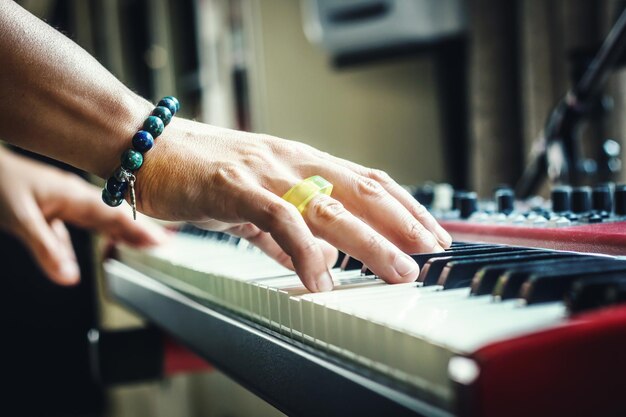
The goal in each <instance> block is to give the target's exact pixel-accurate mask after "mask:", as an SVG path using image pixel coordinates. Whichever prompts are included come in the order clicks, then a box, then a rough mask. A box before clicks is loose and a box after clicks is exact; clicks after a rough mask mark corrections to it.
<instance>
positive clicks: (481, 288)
mask: <svg viewBox="0 0 626 417" xmlns="http://www.w3.org/2000/svg"><path fill="white" fill-rule="evenodd" d="M563 258H575V259H579V258H581V259H582V258H589V257H588V256H585V255H580V254H577V253H572V252H547V253H538V254H533V255H529V256H528V259H527V260H526V261H523V262H515V263H506V264H496V265H489V266H486V267H484V268H481V269H480V270H479V271H478V272H476V274H474V277H473V278H472V283H471V292H470V294H471V295H489V294H492V293H493V289H494V288H495V286H496V284H497V282H498V278H500V276H501V275H503V274H505V273H506V272H509V271H519V270H524V271H529V272H530V271H532V268H540V267H543V266H550V265H559V264H561V263H562V259H563Z"/></svg>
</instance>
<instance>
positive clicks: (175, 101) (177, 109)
mask: <svg viewBox="0 0 626 417" xmlns="http://www.w3.org/2000/svg"><path fill="white" fill-rule="evenodd" d="M163 98H169V99H170V100H172V101H173V102H174V104H176V113H178V111H179V110H180V102H179V101H178V99H177V98H176V97H174V96H165V97H163Z"/></svg>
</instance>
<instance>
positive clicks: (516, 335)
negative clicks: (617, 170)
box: [105, 220, 626, 416]
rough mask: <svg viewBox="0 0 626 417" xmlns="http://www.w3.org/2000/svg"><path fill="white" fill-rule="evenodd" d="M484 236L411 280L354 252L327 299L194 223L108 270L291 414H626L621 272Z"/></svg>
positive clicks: (115, 284) (156, 314)
mask: <svg viewBox="0 0 626 417" xmlns="http://www.w3.org/2000/svg"><path fill="white" fill-rule="evenodd" d="M457 222H459V223H460V224H461V225H464V227H470V226H471V227H475V225H474V224H471V225H470V226H468V224H469V222H466V223H463V221H461V220H458V221H457ZM615 224H617V223H614V225H615ZM452 226H454V223H453V222H452ZM596 226H597V225H579V226H572V227H596ZM509 227H511V226H509ZM620 227H622V226H620ZM519 230H520V229H519V228H518V232H519ZM533 230H534V229H533ZM546 230H547V229H542V231H543V232H546ZM558 230H565V229H558ZM520 233H521V232H520ZM595 233H596V235H600V234H601V232H595ZM452 234H453V236H454V235H455V231H454V227H452ZM546 235H550V234H549V233H546ZM551 236H552V235H551ZM454 237H456V236H454ZM476 240H477V241H482V243H475V242H474V243H461V242H455V243H454V244H453V246H452V247H451V248H450V250H448V251H446V252H443V253H435V254H417V255H413V257H414V259H415V260H416V261H417V262H418V264H419V265H420V268H421V271H420V276H419V278H418V280H417V281H416V282H413V283H407V284H397V285H388V284H386V283H384V282H383V281H382V280H380V279H378V278H377V277H376V276H374V275H371V274H370V273H369V271H368V270H367V268H366V267H363V266H362V265H361V264H360V263H359V262H358V261H356V260H352V259H349V257H346V258H345V259H343V260H342V261H343V263H342V264H341V265H342V267H337V268H335V269H334V270H333V271H332V275H333V278H334V285H335V289H334V290H333V291H332V292H328V293H316V294H312V293H309V292H308V291H307V290H306V289H305V288H304V286H303V285H302V283H301V282H300V280H299V279H298V277H297V276H296V275H294V274H293V272H292V271H290V270H288V269H286V268H284V267H282V266H280V265H278V264H277V263H275V262H274V261H273V260H271V259H270V258H268V257H267V256H265V255H264V254H262V253H261V252H259V251H258V250H257V249H256V248H253V247H251V246H249V245H248V243H247V242H246V241H244V240H240V239H236V238H232V237H229V236H227V235H223V234H221V233H209V232H202V231H198V230H195V229H193V228H187V231H186V233H179V234H177V235H176V236H175V237H174V238H172V240H171V241H170V242H168V243H167V244H166V245H164V246H162V247H158V248H155V249H152V250H147V251H146V250H134V249H130V248H123V249H122V250H120V253H119V261H116V260H109V261H107V263H106V265H105V269H106V271H107V276H108V282H109V287H110V291H111V293H112V295H113V296H114V297H115V298H117V299H119V300H120V301H122V302H123V303H125V304H127V305H129V306H131V307H133V308H135V309H136V310H137V311H139V312H140V313H142V314H143V315H145V316H146V317H147V318H148V319H151V320H153V321H154V322H155V323H156V324H158V325H160V326H162V327H164V328H165V329H166V330H168V331H169V332H171V333H172V334H173V335H174V336H176V337H177V338H179V339H180V340H181V341H182V342H183V343H185V344H187V345H188V346H189V347H191V348H192V349H193V350H194V351H196V352H197V353H199V354H200V355H201V356H204V357H206V358H207V359H209V360H210V361H211V362H212V363H214V364H215V365H216V366H217V367H220V368H222V369H223V370H224V371H226V372H227V373H228V374H230V375H231V376H233V377H234V378H235V379H237V380H239V381H240V382H241V383H243V384H244V385H245V386H247V387H248V388H250V389H251V390H253V391H254V392H256V393H257V394H258V395H260V396H261V397H262V398H265V399H266V400H268V401H269V402H271V403H273V404H274V405H275V406H277V407H278V408H279V409H281V410H282V411H284V412H286V413H287V414H290V415H292V414H293V415H353V414H354V415H356V414H357V413H358V414H360V415H418V416H452V415H458V416H502V415H507V416H514V415H525V416H527V415H535V416H541V415H546V416H547V415H616V416H617V415H626V400H623V399H622V398H621V397H620V395H619V394H620V392H621V391H623V388H624V387H625V386H626V383H624V382H623V380H622V379H623V378H624V376H626V361H625V360H624V359H623V353H622V352H623V351H624V349H626V307H624V306H623V305H621V304H620V303H621V302H622V301H623V300H626V261H623V260H621V259H620V258H619V257H613V256H606V255H602V254H591V253H581V252H574V251H557V250H554V249H545V247H546V246H547V247H551V246H552V245H550V244H549V242H548V244H544V245H543V247H542V245H541V244H537V245H530V246H521V245H504V244H500V243H495V244H494V243H489V242H488V240H489V239H488V238H485V236H484V235H483V236H482V239H476ZM599 240H600V241H602V239H599ZM587 243H588V244H589V245H591V243H593V242H589V241H588V242H587ZM625 248H626V246H622V253H625V252H624V249H625ZM612 253H614V252H612Z"/></svg>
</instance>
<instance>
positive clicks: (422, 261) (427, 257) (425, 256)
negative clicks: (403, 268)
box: [411, 245, 525, 281]
mask: <svg viewBox="0 0 626 417" xmlns="http://www.w3.org/2000/svg"><path fill="white" fill-rule="evenodd" d="M520 249H522V248H519V247H516V246H502V245H487V246H481V247H478V248H471V249H458V250H456V249H454V250H449V251H444V252H435V253H420V254H415V255H411V257H412V258H413V259H415V262H417V264H418V265H419V267H420V269H423V268H424V267H425V266H426V265H427V264H428V262H429V261H431V260H435V259H437V258H456V257H459V256H470V255H483V254H496V253H502V252H512V251H516V250H520ZM524 249H525V248H524ZM420 275H421V274H420ZM418 281H419V279H418Z"/></svg>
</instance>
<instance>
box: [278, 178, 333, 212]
mask: <svg viewBox="0 0 626 417" xmlns="http://www.w3.org/2000/svg"><path fill="white" fill-rule="evenodd" d="M332 191H333V185H332V184H331V183H330V182H328V181H326V180H325V179H324V178H322V177H320V176H319V175H314V176H312V177H309V178H307V179H305V180H302V181H300V182H299V183H297V184H296V185H294V186H293V187H291V189H290V190H289V191H287V192H286V193H285V195H283V200H285V201H287V202H288V203H291V204H293V205H294V206H296V208H297V209H298V211H299V212H300V214H302V213H303V212H304V209H306V206H307V204H309V201H311V200H312V199H313V197H315V196H316V195H318V194H320V193H321V194H326V195H330V193H331V192H332Z"/></svg>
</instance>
